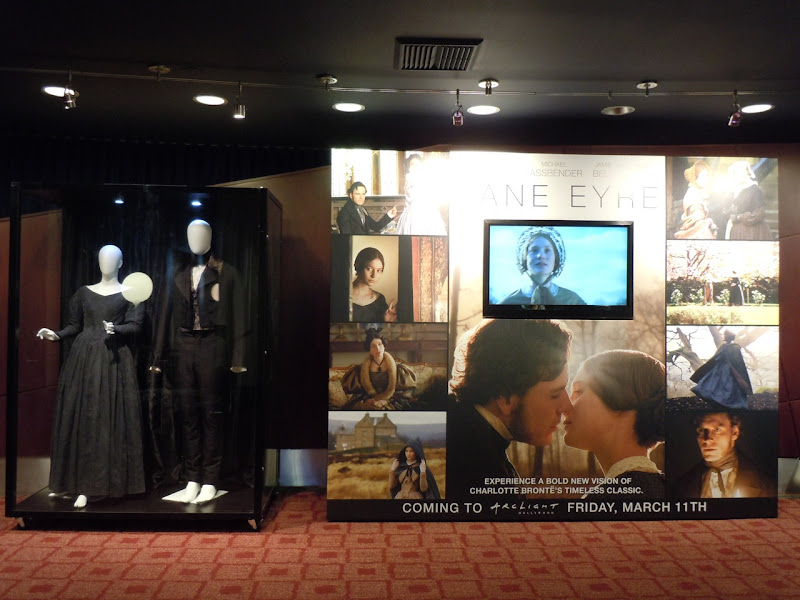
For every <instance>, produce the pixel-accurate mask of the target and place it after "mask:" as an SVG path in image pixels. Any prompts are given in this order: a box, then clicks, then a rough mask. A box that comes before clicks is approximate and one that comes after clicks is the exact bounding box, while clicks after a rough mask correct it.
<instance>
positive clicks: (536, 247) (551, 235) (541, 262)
mask: <svg viewBox="0 0 800 600" xmlns="http://www.w3.org/2000/svg"><path fill="white" fill-rule="evenodd" d="M566 258H567V252H566V249H565V248H564V240H563V239H562V238H561V234H559V233H558V231H557V230H556V229H555V228H553V227H544V226H535V227H528V228H526V229H525V230H524V231H523V232H522V234H521V235H520V236H519V240H518V241H517V268H519V271H520V273H522V275H523V277H522V283H521V285H520V288H519V289H518V290H517V291H515V292H514V293H513V294H511V295H510V296H507V297H506V298H504V299H503V300H502V302H500V304H523V305H528V304H572V305H575V304H586V302H584V301H583V299H582V298H581V297H580V296H579V295H578V294H576V293H575V292H573V291H572V290H568V289H567V288H564V287H561V286H559V285H557V284H556V283H555V282H554V281H553V280H554V279H555V278H556V277H558V276H559V275H560V274H561V272H562V271H563V270H564V263H565V262H566Z"/></svg>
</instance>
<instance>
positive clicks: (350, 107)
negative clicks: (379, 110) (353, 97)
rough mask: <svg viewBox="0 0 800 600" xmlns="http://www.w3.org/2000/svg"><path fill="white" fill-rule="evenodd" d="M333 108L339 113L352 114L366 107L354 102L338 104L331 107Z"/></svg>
mask: <svg viewBox="0 0 800 600" xmlns="http://www.w3.org/2000/svg"><path fill="white" fill-rule="evenodd" d="M333 108H335V109H336V110H338V111H341V112H349V113H352V112H361V111H362V110H364V109H365V108H366V106H364V105H363V104H357V103H355V102H338V103H336V104H334V105H333Z"/></svg>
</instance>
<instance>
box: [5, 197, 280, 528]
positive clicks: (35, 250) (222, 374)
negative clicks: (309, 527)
mask: <svg viewBox="0 0 800 600" xmlns="http://www.w3.org/2000/svg"><path fill="white" fill-rule="evenodd" d="M7 235H8V238H9V277H8V287H9V295H8V297H9V304H8V332H9V333H8V348H7V406H6V411H7V421H6V422H7V440H6V457H7V469H6V515H7V516H10V517H17V518H19V519H21V520H22V521H23V524H24V525H26V526H41V525H45V524H47V523H49V522H51V521H53V520H64V519H76V520H78V519H86V520H88V521H87V524H88V522H91V521H97V520H99V519H135V520H153V521H156V520H160V521H162V522H163V521H164V520H172V521H176V520H187V521H191V520H206V521H215V520H237V519H238V520H244V521H246V522H249V523H250V525H251V526H252V527H253V528H254V529H258V528H260V526H261V522H262V519H263V516H264V512H265V509H266V507H267V505H268V503H269V501H270V499H271V496H272V493H273V491H274V489H275V488H276V486H277V478H278V465H277V461H278V458H277V457H278V452H277V450H276V449H274V448H271V447H270V440H271V439H272V436H271V435H270V428H271V427H273V423H272V422H271V420H270V414H271V406H272V405H273V402H274V394H275V391H274V390H276V389H277V386H276V369H275V364H274V358H275V357H276V356H277V352H275V350H276V348H277V332H278V297H279V290H278V282H279V272H278V271H279V264H280V261H279V248H280V238H281V205H280V203H279V202H278V200H277V199H276V198H275V197H274V196H273V195H272V194H271V193H270V192H269V191H268V190H266V189H230V188H184V187H160V186H123V185H105V186H93V187H77V186H75V187H72V186H57V187H56V186H42V185H23V184H13V185H12V190H11V215H10V226H9V228H8V234H7ZM37 468H38V469H39V471H38V473H39V474H37V471H36V469H37ZM23 481H24V482H25V483H24V485H22V483H21V482H23Z"/></svg>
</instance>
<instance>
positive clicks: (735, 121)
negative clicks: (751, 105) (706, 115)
mask: <svg viewBox="0 0 800 600" xmlns="http://www.w3.org/2000/svg"><path fill="white" fill-rule="evenodd" d="M741 122H742V108H741V107H740V106H739V102H738V100H737V98H736V90H733V109H732V110H731V114H730V115H728V127H738V126H739V124H740V123H741Z"/></svg>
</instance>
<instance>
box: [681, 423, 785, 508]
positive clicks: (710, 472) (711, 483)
mask: <svg viewBox="0 0 800 600" xmlns="http://www.w3.org/2000/svg"><path fill="white" fill-rule="evenodd" d="M684 416H686V415H684ZM753 416H754V415H753V413H751V414H749V415H748V414H747V413H745V414H744V415H741V414H738V413H735V412H706V413H698V414H696V415H695V416H694V417H692V418H691V423H692V425H693V427H694V437H695V440H696V447H697V452H692V453H691V454H689V455H688V456H693V459H692V458H688V457H687V458H684V459H683V460H682V461H681V462H684V463H687V464H688V465H689V468H688V470H686V471H685V472H684V473H682V474H681V475H679V476H677V477H675V479H674V481H673V482H672V486H671V488H672V496H673V497H675V498H764V497H774V496H775V495H776V493H777V488H776V483H775V473H774V471H775V465H774V455H773V458H772V461H771V462H768V463H767V462H766V461H763V460H760V459H758V458H753V457H751V456H750V455H749V453H747V452H745V451H744V450H743V444H742V443H741V440H742V438H743V436H744V435H749V436H750V437H751V438H752V437H753V436H755V437H760V436H759V435H758V430H759V429H761V426H760V423H759V422H748V421H747V419H749V418H752V417H753ZM771 416H774V414H773V413H769V412H764V413H762V414H760V415H758V417H760V419H759V421H764V420H765V419H764V418H765V417H766V419H768V418H769V417H771ZM687 437H688V436H687ZM667 447H668V448H669V445H668V446H667ZM698 454H699V457H698ZM691 460H693V461H694V463H693V464H691V463H689V462H687V461H691ZM670 467H675V468H676V469H680V465H677V464H674V463H673V464H671V465H670V464H669V463H668V473H669V471H670Z"/></svg>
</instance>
